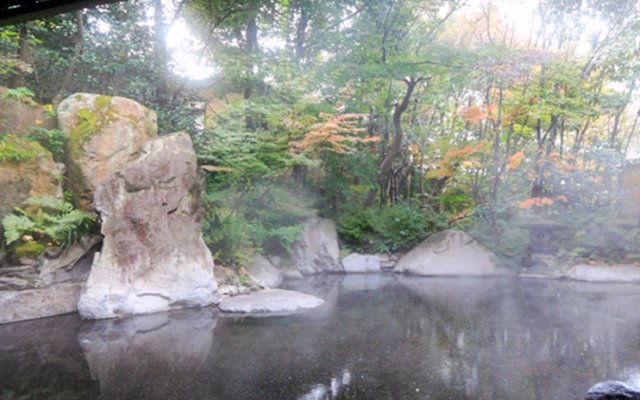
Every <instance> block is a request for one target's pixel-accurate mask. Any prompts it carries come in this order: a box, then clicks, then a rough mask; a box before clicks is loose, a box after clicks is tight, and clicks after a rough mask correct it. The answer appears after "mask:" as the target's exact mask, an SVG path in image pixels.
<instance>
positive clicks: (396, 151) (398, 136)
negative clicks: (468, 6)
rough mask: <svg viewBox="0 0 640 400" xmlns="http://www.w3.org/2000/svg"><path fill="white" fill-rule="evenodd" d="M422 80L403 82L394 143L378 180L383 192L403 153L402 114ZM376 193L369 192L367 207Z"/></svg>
mask: <svg viewBox="0 0 640 400" xmlns="http://www.w3.org/2000/svg"><path fill="white" fill-rule="evenodd" d="M421 80H422V78H408V79H404V80H403V81H404V82H405V83H406V84H407V91H406V92H405V95H404V98H403V99H402V102H400V104H396V106H395V110H394V112H393V127H394V130H395V132H394V137H393V143H391V146H389V151H388V152H387V155H386V157H385V158H384V159H383V160H382V163H380V167H379V169H378V176H377V178H376V180H377V181H378V185H379V186H380V188H381V190H382V188H383V186H384V183H385V180H386V178H387V175H388V174H389V171H391V167H392V166H393V161H394V160H395V159H396V158H397V157H398V155H400V152H401V151H402V141H403V138H404V132H403V131H402V113H404V112H405V111H406V110H407V107H409V101H410V100H411V95H412V94H413V90H414V89H415V88H416V86H417V85H418V83H419V82H420V81H421ZM376 191H377V189H376V188H373V189H371V190H369V194H368V195H367V199H366V201H365V205H366V206H367V207H369V206H371V205H372V204H373V200H374V199H375V197H376Z"/></svg>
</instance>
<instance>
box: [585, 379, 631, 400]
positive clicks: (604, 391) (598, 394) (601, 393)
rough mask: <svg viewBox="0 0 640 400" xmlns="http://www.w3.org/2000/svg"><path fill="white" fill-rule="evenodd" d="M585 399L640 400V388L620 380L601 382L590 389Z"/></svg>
mask: <svg viewBox="0 0 640 400" xmlns="http://www.w3.org/2000/svg"><path fill="white" fill-rule="evenodd" d="M584 400H640V389H638V388H634V387H631V386H629V385H628V384H626V383H624V382H620V381H606V382H600V383H597V384H595V385H594V386H593V387H591V389H589V391H588V392H587V397H585V398H584Z"/></svg>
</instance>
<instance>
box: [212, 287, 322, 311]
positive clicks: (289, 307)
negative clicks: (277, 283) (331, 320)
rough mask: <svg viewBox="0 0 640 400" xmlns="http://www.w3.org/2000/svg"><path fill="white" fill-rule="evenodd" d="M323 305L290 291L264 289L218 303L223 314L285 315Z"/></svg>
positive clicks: (318, 299)
mask: <svg viewBox="0 0 640 400" xmlns="http://www.w3.org/2000/svg"><path fill="white" fill-rule="evenodd" d="M323 304H324V300H322V299H320V298H318V297H315V296H311V295H309V294H304V293H300V292H294V291H292V290H283V289H266V290H260V291H258V292H254V293H250V294H243V295H240V296H235V297H230V298H227V299H224V300H222V301H221V302H220V304H219V306H218V307H220V310H221V311H223V312H225V313H241V314H287V313H294V312H299V311H305V310H310V309H312V308H316V307H319V306H321V305H323Z"/></svg>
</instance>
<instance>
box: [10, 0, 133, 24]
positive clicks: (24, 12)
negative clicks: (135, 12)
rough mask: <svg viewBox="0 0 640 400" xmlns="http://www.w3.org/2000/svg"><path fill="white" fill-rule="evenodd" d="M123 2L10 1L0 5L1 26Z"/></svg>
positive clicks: (101, 0) (75, 0) (96, 0)
mask: <svg viewBox="0 0 640 400" xmlns="http://www.w3.org/2000/svg"><path fill="white" fill-rule="evenodd" d="M118 1H123V0H9V1H4V2H2V3H4V4H2V5H0V26H2V25H14V24H19V23H22V22H27V21H31V20H34V19H39V18H45V17H51V16H53V15H57V14H62V13H66V12H71V11H75V10H79V9H81V8H89V7H95V6H97V5H101V4H107V3H115V2H118Z"/></svg>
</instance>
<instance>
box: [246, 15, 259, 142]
mask: <svg viewBox="0 0 640 400" xmlns="http://www.w3.org/2000/svg"><path fill="white" fill-rule="evenodd" d="M257 48H258V24H257V22H256V16H255V15H254V16H252V17H251V19H249V21H248V22H247V27H246V30H245V56H246V57H247V63H246V69H247V70H246V77H245V79H246V80H245V83H244V99H245V100H249V99H250V98H251V96H252V95H253V91H254V82H253V81H254V71H253V69H254V67H255V63H254V60H253V58H254V56H255V53H256V51H257ZM245 125H246V127H247V129H248V130H250V131H253V130H255V129H256V128H257V121H255V118H254V117H253V116H252V115H251V111H248V113H247V114H246V116H245Z"/></svg>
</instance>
